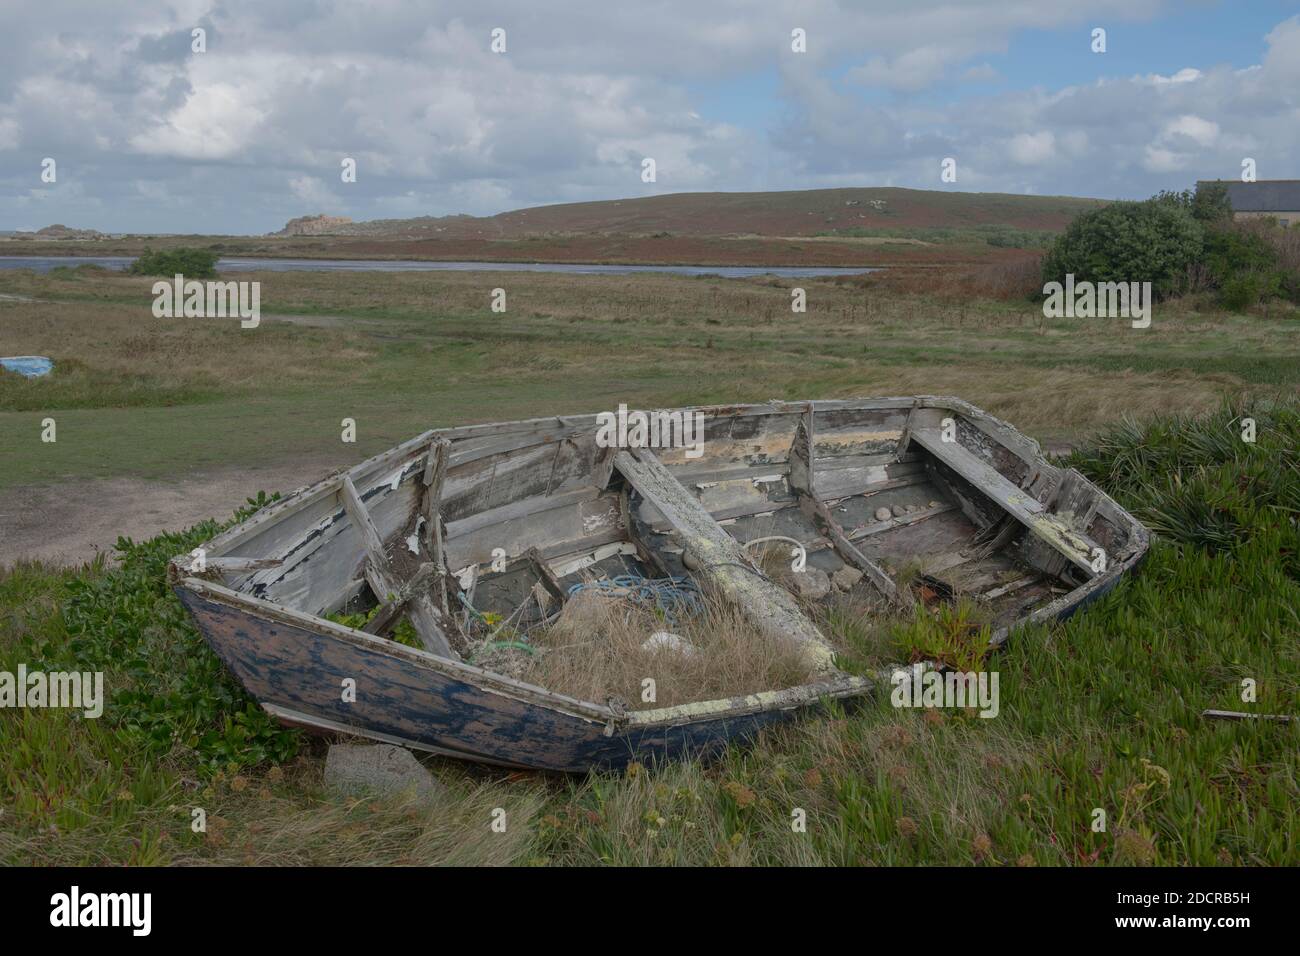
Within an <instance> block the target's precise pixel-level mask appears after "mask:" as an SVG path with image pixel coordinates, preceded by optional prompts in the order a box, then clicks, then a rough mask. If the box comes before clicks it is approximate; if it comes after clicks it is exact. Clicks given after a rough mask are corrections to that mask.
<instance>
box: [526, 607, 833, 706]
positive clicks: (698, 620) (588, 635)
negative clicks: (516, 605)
mask: <svg viewBox="0 0 1300 956" xmlns="http://www.w3.org/2000/svg"><path fill="white" fill-rule="evenodd" d="M701 604H702V610H701V611H700V613H698V614H696V615H693V616H688V615H686V614H682V615H681V616H680V620H678V621H677V622H676V623H675V624H673V625H669V624H668V623H666V622H665V621H664V619H663V617H662V615H660V614H657V613H655V611H653V610H651V609H648V608H644V607H639V606H636V605H633V604H629V603H628V602H626V601H622V600H618V599H614V598H609V597H604V596H601V595H600V594H598V593H595V592H580V593H579V595H577V596H576V597H575V598H573V599H571V600H570V601H569V602H568V603H567V604H566V605H565V609H564V612H563V613H562V614H561V616H560V619H559V621H557V622H556V623H555V624H554V625H552V626H551V627H549V628H547V629H546V630H545V631H542V632H541V633H539V634H538V635H537V637H536V639H535V640H534V642H533V643H534V646H535V647H536V649H537V653H536V654H535V655H534V656H531V657H529V658H527V660H526V662H525V666H524V668H523V669H522V671H521V672H520V677H521V678H522V679H523V680H526V681H528V682H529V683H531V684H537V685H539V686H542V687H545V688H547V689H549V690H553V691H557V692H559V693H561V694H568V695H569V696H571V697H577V698H579V699H580V700H589V701H595V702H597V703H604V702H605V701H606V700H608V699H609V698H611V697H614V698H617V699H618V700H619V701H621V702H622V704H623V706H624V707H626V708H627V709H628V710H653V709H656V708H660V707H673V706H676V705H677V704H686V703H691V702H693V701H704V700H717V699H719V698H723V697H739V696H743V695H745V694H753V693H757V692H759V691H765V690H782V689H784V688H787V687H795V686H797V685H800V684H806V683H808V682H809V681H810V680H812V679H813V674H812V671H811V670H810V669H809V668H808V666H807V664H806V663H805V662H804V660H803V657H802V655H801V654H800V652H799V648H798V645H797V644H795V643H794V642H793V641H787V640H781V639H779V638H775V637H771V636H769V635H766V634H764V633H762V632H761V631H759V630H758V629H757V628H755V627H753V626H752V625H751V624H749V622H747V621H746V620H745V619H744V618H743V617H742V616H741V615H740V614H739V612H737V611H736V610H735V609H733V608H730V607H727V606H725V605H723V604H722V603H720V602H719V601H717V600H716V599H712V598H708V597H706V598H704V599H703V601H702V602H701ZM655 635H658V637H655ZM647 681H650V682H652V683H651V684H647V683H646V682H647Z"/></svg>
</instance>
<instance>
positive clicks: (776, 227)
mask: <svg viewBox="0 0 1300 956" xmlns="http://www.w3.org/2000/svg"><path fill="white" fill-rule="evenodd" d="M1101 202H1102V201H1101V200H1097V199H1080V198H1075V197H1069V196H1020V195H1010V194H1007V193H966V192H948V191H943V190H925V189H895V188H892V187H883V188H863V189H807V190H795V191H788V192H753V193H674V194H671V195H666V196H646V197H642V198H638V199H612V200H604V201H600V202H583V203H560V204H557V205H552V206H536V207H533V208H531V209H517V210H513V211H511V212H504V213H500V214H498V215H495V216H487V217H477V216H463V215H458V216H421V217H418V218H414V219H377V220H372V221H370V222H357V223H339V224H338V225H336V226H335V227H334V228H332V229H331V230H330V232H331V233H332V234H334V235H344V236H365V237H369V238H439V239H516V238H523V237H527V236H538V235H556V234H577V235H583V234H619V235H654V234H657V233H669V234H671V235H673V236H803V237H813V236H821V235H835V236H848V237H852V236H854V235H855V234H860V235H864V236H869V235H872V234H877V233H887V234H888V233H900V234H901V233H906V232H908V231H913V230H934V229H957V230H970V229H978V228H981V227H1007V228H1011V229H1016V230H1023V231H1032V232H1057V231H1059V230H1061V229H1063V228H1064V227H1065V225H1066V224H1068V223H1069V222H1070V220H1072V219H1073V218H1074V217H1075V216H1076V215H1078V214H1079V213H1080V212H1083V211H1085V210H1088V209H1093V208H1095V207H1096V206H1098V205H1099V204H1100V203H1101Z"/></svg>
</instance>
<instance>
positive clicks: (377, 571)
mask: <svg viewBox="0 0 1300 956" xmlns="http://www.w3.org/2000/svg"><path fill="white" fill-rule="evenodd" d="M339 495H340V497H341V498H342V500H343V508H344V510H345V511H347V513H348V517H349V519H350V520H351V522H352V525H353V527H354V528H355V530H356V531H357V533H358V534H359V535H360V536H361V540H362V544H363V547H364V554H365V557H364V561H365V576H366V580H367V581H369V582H370V588H371V590H372V591H374V592H375V596H376V597H377V598H378V599H379V600H380V601H381V602H387V601H389V600H393V601H397V600H400V599H401V597H402V596H403V595H404V594H406V595H408V596H407V597H406V601H405V603H406V606H407V609H408V613H409V616H410V618H411V623H412V624H413V625H414V626H415V631H416V633H417V634H419V636H420V641H421V642H422V643H423V644H424V647H425V649H426V650H428V651H429V652H430V653H433V654H437V655H439V656H441V657H450V658H455V656H456V654H455V652H454V651H452V649H451V644H450V643H448V641H447V634H446V631H445V630H444V629H443V619H442V612H441V611H440V610H439V609H438V607H437V606H436V605H435V604H434V602H433V598H432V597H431V596H430V595H429V594H428V593H427V592H425V591H423V590H418V589H417V590H415V591H413V592H411V591H409V590H408V589H407V588H404V587H403V582H401V581H399V580H398V579H397V577H396V575H394V574H393V570H392V567H391V565H390V563H389V560H388V554H387V552H386V551H385V550H384V542H383V539H382V538H381V537H380V536H379V532H378V531H377V530H376V528H375V525H374V522H372V521H371V520H370V515H368V514H367V513H366V506H365V505H364V504H363V503H362V501H361V496H360V495H358V494H357V489H356V488H355V487H354V486H353V484H352V479H351V478H349V477H347V476H346V475H344V476H343V480H342V482H341V483H340V485H339Z"/></svg>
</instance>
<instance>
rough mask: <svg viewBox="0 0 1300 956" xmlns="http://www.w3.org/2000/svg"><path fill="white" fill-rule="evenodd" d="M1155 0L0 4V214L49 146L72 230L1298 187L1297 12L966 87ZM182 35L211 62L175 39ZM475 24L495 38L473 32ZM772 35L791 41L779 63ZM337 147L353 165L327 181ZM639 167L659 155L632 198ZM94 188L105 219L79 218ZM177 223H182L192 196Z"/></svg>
mask: <svg viewBox="0 0 1300 956" xmlns="http://www.w3.org/2000/svg"><path fill="white" fill-rule="evenodd" d="M1159 5H1160V4H1159V2H1158V0H1098V2H1097V3H1096V4H1094V5H1092V7H1091V8H1090V9H1089V10H1088V11H1086V12H1080V11H1079V9H1078V5H1077V4H1076V3H1072V2H1069V0H969V2H963V3H961V4H954V3H952V2H951V0H909V2H908V3H907V4H897V3H894V2H892V0H863V2H860V3H854V4H843V3H840V2H838V0H807V2H806V3H803V4H800V5H799V6H798V8H797V9H792V8H789V7H788V6H785V5H778V4H776V3H774V2H765V0H734V2H732V3H726V4H701V3H699V2H698V0H690V2H688V0H657V3H656V4H655V5H654V6H653V7H652V8H649V9H648V8H646V7H644V6H643V5H634V4H591V5H582V6H566V5H564V4H562V3H560V2H559V0H557V2H556V3H555V4H549V5H545V6H542V5H538V4H537V3H536V0H500V2H498V3H496V4H494V5H493V7H492V9H491V10H490V11H484V10H483V8H482V7H481V5H479V4H475V3H472V2H470V0H453V2H450V3H448V4H446V5H443V6H440V7H439V10H438V12H437V14H436V15H435V14H431V13H430V11H429V9H428V8H426V7H425V6H423V5H421V4H417V3H414V2H403V0H384V2H380V3H374V4H367V5H362V4H355V3H344V2H338V0H285V2H283V3H277V4H273V5H272V4H265V3H261V2H257V0H222V2H221V3H220V4H217V5H213V4H211V3H210V2H208V0H186V2H184V3H182V2H177V0H173V2H171V3H166V2H163V3H157V2H147V0H121V2H118V3H114V4H112V5H86V4H83V3H78V2H76V0H43V2H42V4H41V5H40V6H39V8H34V9H30V10H27V11H26V12H24V9H25V8H19V7H13V6H12V5H11V8H10V9H8V10H6V11H4V12H3V13H0V182H2V183H3V184H4V186H5V188H4V189H3V190H0V217H9V218H12V217H13V216H14V215H16V212H17V211H18V210H19V209H21V202H22V201H23V200H22V199H21V198H10V197H23V196H24V195H25V191H26V190H27V189H28V188H29V186H30V184H31V181H32V172H31V171H32V169H33V168H34V167H33V166H32V161H31V160H30V158H29V157H30V156H32V155H34V156H36V157H40V156H44V155H53V156H56V157H58V158H59V160H60V187H62V186H63V185H64V179H65V176H66V177H67V182H68V183H72V182H76V183H78V184H79V186H80V188H81V192H79V193H74V192H73V191H71V190H64V189H62V188H60V189H59V190H55V191H50V190H47V191H45V192H43V193H42V194H41V197H42V198H41V199H40V200H35V199H33V200H30V201H33V202H35V201H40V202H42V204H43V206H46V207H50V208H51V209H52V210H54V212H53V214H55V215H57V217H58V218H59V219H61V220H63V221H67V222H69V224H74V225H75V224H85V225H96V226H99V227H102V228H105V229H128V228H130V229H136V228H158V229H166V228H169V226H178V225H179V224H175V223H170V221H169V220H168V219H167V216H168V215H169V214H170V211H171V209H172V207H173V205H174V204H173V203H170V202H168V201H153V202H141V201H140V200H141V198H142V197H144V198H149V197H151V196H155V195H156V196H171V197H185V198H186V199H187V200H188V201H189V202H190V204H191V206H192V209H193V210H196V211H197V210H201V209H210V210H212V212H211V215H212V217H213V220H214V222H213V228H217V229H218V230H220V231H261V230H264V229H270V228H275V227H278V225H279V224H280V223H281V222H282V221H283V220H284V219H287V218H289V217H290V216H294V215H301V214H304V213H310V212H320V211H327V209H338V207H339V206H340V204H341V203H346V207H347V209H348V211H349V214H350V215H353V216H354V217H355V218H370V217H372V216H377V215H389V216H396V215H403V216H405V215H420V214H444V213H450V212H471V213H479V214H482V213H491V212H496V211H499V210H502V209H508V208H513V207H518V206H524V205H533V204H538V203H545V202H554V201H564V200H582V199H593V198H609V197H617V196H628V195H646V194H650V193H654V192H669V191H678V190H696V189H699V190H713V189H761V188H811V187H816V186H822V185H846V184H862V185H876V184H895V185H906V186H914V187H922V188H945V187H943V184H941V183H940V181H939V161H940V160H941V159H942V158H943V157H945V156H953V157H956V158H957V160H958V168H959V179H958V184H957V188H960V189H996V190H1006V191H1013V192H1023V191H1034V192H1039V193H1062V192H1072V193H1077V194H1094V195H1103V196H1112V195H1143V194H1149V193H1150V192H1154V191H1155V190H1156V189H1159V188H1162V187H1170V186H1185V185H1189V184H1190V182H1189V181H1190V179H1192V178H1196V177H1200V176H1215V175H1222V176H1233V175H1236V172H1237V171H1239V169H1240V160H1241V157H1242V156H1244V155H1250V156H1253V157H1254V158H1256V159H1257V160H1258V161H1259V163H1260V169H1261V171H1264V170H1268V173H1267V175H1271V176H1286V175H1297V165H1296V164H1297V162H1300V17H1292V18H1291V19H1289V20H1286V21H1283V22H1281V23H1279V24H1277V25H1276V26H1275V27H1274V28H1273V29H1272V30H1271V31H1270V32H1269V33H1268V34H1267V36H1264V37H1261V38H1260V62H1259V64H1258V65H1256V66H1255V67H1254V68H1248V69H1235V70H1234V69H1230V68H1227V67H1211V66H1210V65H1208V64H1196V65H1192V64H1189V65H1187V66H1185V67H1183V68H1182V69H1178V70H1173V71H1171V72H1170V73H1169V75H1163V74H1158V73H1150V74H1146V75H1139V76H1131V77H1127V78H1115V77H1107V76H1105V75H1104V74H1103V77H1102V78H1101V79H1100V80H1098V81H1097V82H1091V83H1089V84H1087V85H1081V86H1077V87H1068V88H1065V89H1057V90H1050V89H1006V85H1007V84H1006V82H1001V83H998V84H996V85H990V84H988V83H987V82H986V81H988V80H994V79H999V77H998V75H997V71H996V70H994V69H993V68H992V67H991V66H990V65H989V63H988V62H986V58H992V57H996V56H997V55H999V54H1001V53H1004V52H1006V51H1007V50H1008V49H1009V45H1010V43H1011V41H1012V39H1013V38H1015V37H1016V36H1017V35H1018V34H1021V33H1022V32H1023V31H1026V30H1035V31H1053V30H1078V31H1080V32H1079V34H1078V36H1079V37H1080V38H1081V39H1080V41H1079V42H1080V43H1082V44H1084V47H1083V48H1085V49H1086V38H1087V30H1088V29H1089V28H1090V27H1091V26H1093V25H1094V24H1095V23H1099V22H1104V23H1107V24H1108V25H1109V24H1112V23H1113V24H1116V25H1122V24H1123V22H1124V21H1125V20H1132V19H1139V18H1144V17H1149V16H1151V15H1153V13H1154V12H1156V10H1157V9H1158V8H1159ZM200 23H201V24H203V25H204V26H205V27H206V28H207V29H208V52H207V53H205V54H201V55H197V54H193V53H191V52H190V35H189V31H190V28H191V27H192V26H194V25H196V24H200ZM498 25H501V26H504V27H505V28H506V29H507V31H508V37H509V52H508V53H507V54H505V55H504V56H499V55H495V54H493V53H492V52H491V51H490V50H489V49H488V40H489V31H490V30H491V28H492V27H494V26H498ZM793 26H801V27H803V28H804V29H806V30H807V33H808V43H809V52H808V53H806V54H794V53H792V52H791V51H790V48H789V32H790V28H791V27H793ZM1112 29H1113V28H1112ZM1107 59H1108V58H1107V57H1096V58H1095V60H1096V61H1098V64H1097V66H1098V69H1101V70H1104V69H1105V67H1106V63H1105V62H1104V61H1106V60H1107ZM993 62H998V61H996V60H994V61H993ZM772 72H774V73H775V75H776V77H777V80H776V86H777V93H778V96H779V97H780V102H779V103H778V104H777V106H776V107H775V108H772V109H771V110H770V111H769V112H767V113H763V111H764V110H768V104H766V103H765V102H762V100H763V97H764V96H765V95H766V88H765V87H764V86H763V85H762V83H760V82H758V81H754V79H753V78H754V77H755V76H764V75H770V74H771V73H772ZM963 80H964V81H966V82H965V83H963V82H961V81H963ZM751 82H752V86H749V85H748V84H751ZM717 90H721V91H722V95H720V96H715V95H714V93H715V91H717ZM994 91H996V92H994ZM738 97H739V98H741V99H743V100H744V101H745V102H743V103H742V104H740V107H739V109H738V110H737V112H736V114H735V115H734V116H733V115H729V110H730V107H731V105H732V101H733V100H734V99H736V98H738ZM755 114H761V115H759V118H757V119H756V118H755ZM344 156H351V157H353V158H355V159H356V160H357V164H358V169H357V172H358V180H357V182H356V183H355V184H348V185H347V186H346V187H345V186H343V185H342V184H340V182H339V179H338V175H339V160H340V159H341V158H342V157H344ZM643 156H653V157H654V158H655V159H656V161H657V164H658V177H659V181H658V182H657V183H656V184H654V185H653V186H650V185H646V184H643V183H642V182H641V180H640V160H641V158H642V157H643ZM65 157H66V160H65ZM141 183H151V184H154V186H152V187H149V189H148V190H146V189H145V188H143V187H142V186H141V185H140V184H141ZM92 201H94V202H101V203H102V204H103V210H104V211H105V214H107V215H110V216H112V217H113V218H112V219H111V221H101V222H84V220H78V216H79V215H89V214H90V212H92V211H93V205H92ZM141 217H152V218H145V219H142V218H141ZM185 228H187V229H189V228H198V227H197V226H196V225H194V224H193V215H192V214H191V213H189V212H187V214H186V224H185Z"/></svg>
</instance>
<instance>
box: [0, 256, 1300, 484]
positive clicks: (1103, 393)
mask: <svg viewBox="0 0 1300 956" xmlns="http://www.w3.org/2000/svg"><path fill="white" fill-rule="evenodd" d="M70 272H71V270H70ZM252 278H256V279H259V280H260V281H262V283H263V289H262V303H263V315H264V318H263V321H262V325H261V326H260V327H259V328H257V329H254V330H243V329H240V328H239V327H238V323H235V322H226V323H224V324H223V323H222V322H220V321H216V320H208V321H204V320H194V319H189V320H186V319H155V318H154V317H153V316H152V314H151V313H150V308H149V306H150V302H151V296H150V291H149V288H150V283H151V280H150V279H148V278H137V277H128V276H121V275H114V274H111V273H104V272H100V271H96V270H76V271H75V275H68V276H58V275H45V276H39V275H33V274H31V273H25V274H24V273H17V272H5V273H3V274H0V291H3V292H5V293H7V294H12V295H22V296H28V297H30V298H32V299H34V300H35V301H32V302H14V301H0V322H3V323H4V326H5V330H6V349H7V350H11V351H13V352H14V353H16V354H23V353H32V354H44V355H50V357H51V358H53V359H54V361H55V370H54V372H53V373H52V374H51V375H49V376H46V377H44V378H41V379H35V380H28V379H24V378H23V377H21V376H18V375H16V374H12V373H9V374H5V373H0V447H4V449H5V467H4V468H3V469H0V487H3V486H6V485H20V484H35V483H43V482H50V481H58V480H63V479H65V478H67V477H69V476H71V477H76V478H85V477H118V476H129V477H140V478H159V477H175V476H181V475H185V474H187V473H194V472H200V471H203V470H205V469H210V468H212V467H215V466H223V467H228V468H241V467H250V466H253V465H275V464H284V463H289V462H296V461H301V460H305V461H310V462H315V463H321V462H329V463H334V464H343V463H345V462H353V461H356V460H358V459H359V458H360V457H361V456H364V455H367V454H373V453H375V452H378V451H380V450H382V449H384V448H386V447H390V446H391V445H393V444H395V443H396V442H398V441H400V440H402V439H405V438H408V437H410V436H412V435H415V434H418V433H419V432H421V431H423V430H425V429H426V428H430V427H433V426H437V425H451V424H464V423H468V422H471V421H491V420H502V419H512V418H526V417H531V416H533V415H536V414H538V413H539V411H541V410H545V411H546V412H549V413H557V414H559V413H566V412H583V411H598V410H600V409H602V408H608V407H614V406H616V405H617V404H618V403H619V402H624V401H625V402H629V403H632V404H638V403H640V404H646V405H668V406H671V405H679V404H689V403H708V402H714V401H717V402H735V401H745V400H750V401H763V400H766V399H768V398H774V397H775V398H787V399H795V398H806V397H839V396H846V395H869V394H907V393H909V392H912V393H930V394H934V393H944V392H947V393H952V394H958V395H961V396H962V397H964V398H966V399H968V400H970V401H973V402H974V403H976V404H977V405H980V406H981V407H984V408H986V409H988V410H989V411H991V412H993V413H994V414H997V415H1000V416H1001V417H1004V418H1006V419H1008V420H1010V421H1013V422H1015V423H1016V425H1017V426H1019V427H1021V428H1022V429H1024V430H1026V431H1028V432H1029V433H1030V434H1034V435H1037V436H1041V437H1051V438H1059V437H1072V436H1077V435H1078V434H1080V433H1083V432H1085V431H1087V430H1088V429H1091V428H1095V427H1098V426H1100V425H1102V424H1104V423H1106V422H1108V421H1112V420H1114V419H1116V418H1118V417H1120V416H1121V415H1123V414H1133V415H1138V416H1150V415H1155V414H1160V413H1165V412H1174V411H1178V410H1182V409H1189V410H1193V411H1204V410H1207V409H1209V408H1212V407H1214V406H1215V405H1216V404H1217V403H1218V401H1219V400H1220V396H1221V394H1222V393H1224V392H1227V393H1230V394H1234V395H1236V394H1243V393H1247V392H1251V391H1258V390H1261V389H1267V390H1274V391H1279V390H1280V391H1294V390H1295V388H1296V387H1297V386H1298V385H1300V348H1297V345H1296V331H1297V328H1300V320H1297V319H1296V318H1295V316H1294V313H1292V312H1289V311H1284V310H1275V311H1274V312H1273V313H1272V314H1270V315H1267V316H1265V315H1250V316H1233V315H1225V314H1222V313H1219V312H1216V311H1209V312H1203V311H1198V308H1197V306H1196V303H1188V304H1185V305H1178V306H1171V307H1169V308H1165V307H1163V306H1162V307H1159V308H1158V309H1157V312H1156V314H1155V317H1154V320H1153V325H1152V328H1151V329H1148V330H1133V329H1131V328H1129V327H1128V324H1127V323H1126V322H1125V321H1124V320H1115V321H1103V320H1076V321H1068V320H1051V321H1049V320H1045V319H1044V318H1043V316H1042V313H1041V310H1040V309H1039V308H1038V307H1037V306H1035V305H1034V304H1032V303H1028V302H1003V301H990V300H971V299H969V298H960V299H952V298H945V297H942V296H938V295H928V294H911V293H902V292H892V291H884V290H880V289H877V288H875V287H874V286H872V285H870V284H869V283H868V284H866V285H865V286H864V285H863V284H862V283H860V282H858V283H840V282H835V281H820V280H808V281H806V282H805V286H806V288H807V290H808V296H809V298H808V312H807V313H806V314H799V315H795V314H792V313H791V312H790V289H791V287H793V286H794V285H795V284H796V283H794V282H793V281H790V280H772V279H761V280H754V281H737V280H717V279H702V278H682V277H674V276H633V277H610V276H577V277H575V276H562V275H511V276H508V277H503V276H501V275H499V274H498V275H480V274H474V273H460V274H448V273H442V274H351V275H345V274H321V273H261V274H257V275H254V276H252ZM498 284H500V285H502V287H504V288H506V289H507V290H508V296H509V299H508V303H509V311H508V312H506V313H505V314H495V313H492V312H490V311H489V310H488V307H487V304H488V297H489V295H490V290H491V289H492V288H494V287H496V286H497V285H498ZM273 316H291V317H294V318H295V321H294V322H287V321H277V320H276V319H274V318H273ZM1083 397H1086V400H1080V399H1081V398H1083ZM47 417H52V418H54V419H55V421H56V424H57V429H58V441H57V442H54V443H47V442H42V441H40V436H41V432H42V421H43V420H44V419H45V418H47ZM345 417H347V418H354V419H356V420H357V423H358V441H357V444H356V445H344V444H343V443H342V442H341V441H340V424H339V423H340V421H341V420H342V419H343V418H345ZM310 477H312V476H311V475H304V480H306V479H308V478H310Z"/></svg>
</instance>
